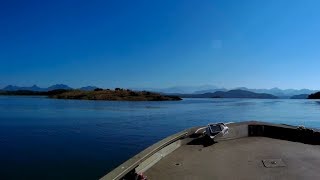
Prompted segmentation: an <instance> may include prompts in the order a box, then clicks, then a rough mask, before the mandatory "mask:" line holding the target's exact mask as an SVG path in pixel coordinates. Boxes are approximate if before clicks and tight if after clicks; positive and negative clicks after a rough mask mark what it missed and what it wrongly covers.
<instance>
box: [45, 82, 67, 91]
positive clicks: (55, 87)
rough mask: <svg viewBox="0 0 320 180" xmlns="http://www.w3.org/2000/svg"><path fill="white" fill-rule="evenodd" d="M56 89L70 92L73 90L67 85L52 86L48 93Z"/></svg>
mask: <svg viewBox="0 0 320 180" xmlns="http://www.w3.org/2000/svg"><path fill="white" fill-rule="evenodd" d="M56 89H65V90H69V89H72V88H71V87H69V86H67V85H65V84H55V85H52V86H50V87H48V88H47V91H52V90H56Z"/></svg>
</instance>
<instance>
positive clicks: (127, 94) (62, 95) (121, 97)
mask: <svg viewBox="0 0 320 180" xmlns="http://www.w3.org/2000/svg"><path fill="white" fill-rule="evenodd" d="M0 95H13V96H17V95H18V96H19V95H21V96H48V97H50V98H56V99H83V100H107V101H177V100H182V99H181V98H180V97H178V96H165V95H161V94H158V93H151V92H147V91H132V90H129V89H121V88H116V89H115V90H110V89H101V88H96V89H94V90H93V91H84V90H66V89H56V90H52V91H46V92H39V91H29V90H18V91H0Z"/></svg>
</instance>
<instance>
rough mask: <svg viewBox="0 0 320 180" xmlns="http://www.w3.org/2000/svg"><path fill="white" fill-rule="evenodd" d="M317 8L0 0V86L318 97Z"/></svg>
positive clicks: (309, 4)
mask: <svg viewBox="0 0 320 180" xmlns="http://www.w3.org/2000/svg"><path fill="white" fill-rule="evenodd" d="M319 8H320V2H319V1H317V0H314V1H312V0H308V1H302V0H301V1H292V0H287V1H286V0H282V1H278V0H270V1H253V0H252V1H249V0H243V1H238V0H233V1H232V0H221V1H214V0H203V1H193V0H181V1H180V0H175V1H172V0H168V1H165V0H161V1H148V0H145V1H139V0H137V1H129V0H128V1H124V0H119V1H95V0H90V1H79V0H74V1H70V0H64V1H14V0H13V1H3V2H2V3H1V6H0V62H1V66H0V87H3V86H5V85H8V84H15V85H21V86H29V85H33V84H37V85H39V86H42V87H46V86H49V85H52V84H56V83H65V84H68V85H70V86H72V87H80V86H85V85H97V86H100V87H155V88H162V87H170V86H180V85H203V84H213V85H217V86H221V87H226V88H231V87H239V86H246V87H249V88H272V87H280V88H310V89H320V83H319V81H318V79H319V67H320V23H319V19H320V11H319Z"/></svg>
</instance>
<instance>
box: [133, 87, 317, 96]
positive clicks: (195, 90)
mask: <svg viewBox="0 0 320 180" xmlns="http://www.w3.org/2000/svg"><path fill="white" fill-rule="evenodd" d="M135 90H147V91H152V92H160V93H164V94H204V93H213V92H216V91H228V90H244V91H251V92H254V93H266V94H271V95H274V96H277V97H281V98H290V97H291V96H294V95H299V94H311V93H315V92H317V90H310V89H280V88H277V87H275V88H271V89H250V88H246V87H238V88H232V89H226V88H221V87H218V86H214V85H203V86H174V87H169V88H162V89H157V88H136V89H135Z"/></svg>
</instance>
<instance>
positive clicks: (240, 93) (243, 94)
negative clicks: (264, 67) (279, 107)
mask: <svg viewBox="0 0 320 180" xmlns="http://www.w3.org/2000/svg"><path fill="white" fill-rule="evenodd" d="M170 95H176V96H179V97H182V98H256V99H276V98H278V97H277V96H274V95H271V94H266V93H254V92H250V91H245V90H239V89H238V90H230V91H216V92H214V93H203V94H178V93H177V94H170Z"/></svg>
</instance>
